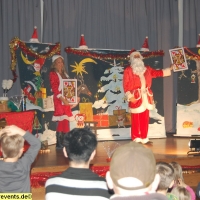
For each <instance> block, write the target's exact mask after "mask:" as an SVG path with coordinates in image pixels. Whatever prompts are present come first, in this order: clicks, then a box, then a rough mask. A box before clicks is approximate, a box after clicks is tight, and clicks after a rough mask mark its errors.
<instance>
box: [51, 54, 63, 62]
mask: <svg viewBox="0 0 200 200" xmlns="http://www.w3.org/2000/svg"><path fill="white" fill-rule="evenodd" d="M58 58H62V59H63V60H64V58H63V57H62V56H61V55H54V56H53V57H52V63H53V62H54V61H55V60H56V59H58Z"/></svg>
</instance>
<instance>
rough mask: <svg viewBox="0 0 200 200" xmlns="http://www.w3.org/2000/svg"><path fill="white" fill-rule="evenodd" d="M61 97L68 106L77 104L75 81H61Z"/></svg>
mask: <svg viewBox="0 0 200 200" xmlns="http://www.w3.org/2000/svg"><path fill="white" fill-rule="evenodd" d="M62 96H63V97H64V98H65V99H67V100H68V101H69V103H70V104H77V80H76V79H63V80H62Z"/></svg>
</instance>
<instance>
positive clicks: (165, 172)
mask: <svg viewBox="0 0 200 200" xmlns="http://www.w3.org/2000/svg"><path fill="white" fill-rule="evenodd" d="M156 172H157V173H158V174H159V175H160V183H159V184H158V188H157V191H159V190H167V189H168V188H169V187H170V185H171V183H172V181H173V180H174V169H173V167H172V166H171V165H169V164H168V163H166V162H157V163H156Z"/></svg>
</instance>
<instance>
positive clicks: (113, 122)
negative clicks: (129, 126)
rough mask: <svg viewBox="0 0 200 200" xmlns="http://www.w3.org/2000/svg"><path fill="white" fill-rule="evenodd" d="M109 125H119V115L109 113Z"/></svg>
mask: <svg viewBox="0 0 200 200" xmlns="http://www.w3.org/2000/svg"><path fill="white" fill-rule="evenodd" d="M109 125H110V126H117V116H116V115H109Z"/></svg>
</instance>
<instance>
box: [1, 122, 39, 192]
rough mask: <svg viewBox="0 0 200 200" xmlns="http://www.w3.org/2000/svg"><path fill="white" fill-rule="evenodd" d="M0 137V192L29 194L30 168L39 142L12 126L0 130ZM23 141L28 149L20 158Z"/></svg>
mask: <svg viewBox="0 0 200 200" xmlns="http://www.w3.org/2000/svg"><path fill="white" fill-rule="evenodd" d="M0 135H1V151H2V153H3V157H4V158H3V160H1V161H0V177H1V178H0V192H1V193H2V192H16V193H28V192H30V191H31V189H30V168H31V164H32V163H33V161H34V160H35V157H36V156H37V154H38V151H39V149H40V147H41V142H40V141H39V140H38V139H37V138H36V137H34V136H33V135H32V134H30V133H29V132H25V131H24V130H22V129H20V128H18V127H16V126H14V125H13V126H8V127H6V128H5V129H3V130H1V132H0ZM24 139H25V140H26V141H27V142H28V143H29V144H30V147H29V149H28V150H27V152H25V153H24V155H23V156H22V157H21V155H22V153H23V146H24ZM20 157H21V158H20Z"/></svg>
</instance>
